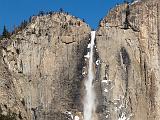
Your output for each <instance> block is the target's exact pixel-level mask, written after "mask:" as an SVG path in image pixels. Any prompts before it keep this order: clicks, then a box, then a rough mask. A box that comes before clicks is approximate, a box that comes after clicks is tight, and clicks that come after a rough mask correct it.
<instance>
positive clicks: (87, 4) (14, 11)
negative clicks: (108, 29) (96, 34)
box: [0, 0, 124, 33]
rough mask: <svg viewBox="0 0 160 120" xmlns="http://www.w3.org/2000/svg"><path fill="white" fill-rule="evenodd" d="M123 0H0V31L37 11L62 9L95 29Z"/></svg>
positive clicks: (9, 27)
mask: <svg viewBox="0 0 160 120" xmlns="http://www.w3.org/2000/svg"><path fill="white" fill-rule="evenodd" d="M123 1H124V0H0V33H1V32H2V30H3V26H4V24H5V25H6V26H7V28H8V29H9V30H12V29H13V28H14V26H15V25H19V24H20V23H21V21H23V20H28V18H29V17H30V16H32V15H36V14H38V13H39V11H46V12H47V11H58V10H59V9H60V8H63V9H64V11H66V12H69V13H70V14H72V15H74V16H77V17H79V18H81V19H84V20H85V21H86V23H88V24H89V25H90V26H91V27H92V28H94V29H96V27H97V26H98V23H99V20H100V19H101V18H103V17H104V16H106V15H107V12H108V10H109V9H111V8H112V7H114V6H115V5H116V4H119V3H122V2H123Z"/></svg>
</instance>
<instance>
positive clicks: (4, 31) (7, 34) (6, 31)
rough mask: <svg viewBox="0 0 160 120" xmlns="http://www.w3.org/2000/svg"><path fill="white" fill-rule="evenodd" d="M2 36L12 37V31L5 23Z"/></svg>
mask: <svg viewBox="0 0 160 120" xmlns="http://www.w3.org/2000/svg"><path fill="white" fill-rule="evenodd" d="M2 38H10V33H9V32H8V30H7V28H6V26H5V25H4V28H3V33H2Z"/></svg>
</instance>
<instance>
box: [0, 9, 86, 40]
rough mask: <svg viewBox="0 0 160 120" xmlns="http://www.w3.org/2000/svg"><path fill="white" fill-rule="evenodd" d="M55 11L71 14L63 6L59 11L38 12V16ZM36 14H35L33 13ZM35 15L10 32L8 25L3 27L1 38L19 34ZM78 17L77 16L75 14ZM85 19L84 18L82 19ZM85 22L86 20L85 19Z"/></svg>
mask: <svg viewBox="0 0 160 120" xmlns="http://www.w3.org/2000/svg"><path fill="white" fill-rule="evenodd" d="M55 13H65V14H69V13H68V12H65V11H64V10H63V9H62V8H60V9H59V11H58V12H55V11H50V12H44V11H40V12H39V13H38V15H36V16H43V15H52V14H55ZM33 16H35V15H33ZM33 16H30V17H29V19H28V20H24V21H22V22H21V24H20V25H19V26H17V27H14V29H13V31H11V32H9V30H8V29H7V27H6V25H4V27H3V32H2V34H1V35H0V40H2V39H3V38H10V37H11V35H13V34H17V33H18V32H19V31H22V30H23V29H24V28H25V27H26V26H27V25H28V23H31V22H32V17H33ZM75 17H76V16H75ZM76 18H78V17H76ZM82 20H83V21H84V19H82ZM84 22H85V21H84Z"/></svg>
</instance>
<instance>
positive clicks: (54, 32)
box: [0, 0, 160, 120]
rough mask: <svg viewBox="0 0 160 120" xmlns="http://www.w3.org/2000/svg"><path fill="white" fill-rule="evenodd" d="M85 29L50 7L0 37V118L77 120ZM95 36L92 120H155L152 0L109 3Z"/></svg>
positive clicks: (155, 2) (158, 113) (158, 55)
mask: <svg viewBox="0 0 160 120" xmlns="http://www.w3.org/2000/svg"><path fill="white" fill-rule="evenodd" d="M90 31H91V29H90V27H89V26H88V25H87V24H85V23H84V22H83V21H82V20H80V19H78V18H76V17H73V16H71V15H68V14H65V13H50V14H48V15H40V16H34V17H32V20H31V23H29V24H28V25H27V26H26V27H25V29H23V30H22V31H20V32H18V33H17V34H14V35H12V36H11V38H10V39H6V40H5V39H4V40H3V41H1V46H0V119H1V118H3V117H4V118H7V117H8V116H11V117H12V120H13V119H16V120H21V119H22V120H77V119H80V120H83V117H82V116H83V105H82V102H81V101H82V99H83V95H84V90H83V89H84V85H83V80H84V79H85V77H86V76H87V75H86V74H87V66H88V64H87V58H86V59H85V58H84V55H86V54H87V52H88V49H87V45H88V43H89V38H90ZM95 42H96V47H95V54H94V62H95V76H96V79H95V80H94V83H93V84H94V86H95V90H96V97H97V101H96V104H97V108H96V113H97V115H95V116H96V120H160V82H159V80H160V47H159V45H160V4H159V0H143V1H140V0H139V1H135V2H134V3H132V4H122V5H119V6H117V7H116V8H114V9H112V10H111V11H110V12H109V14H108V15H107V16H106V17H105V18H104V19H103V20H102V21H101V22H100V25H99V28H98V30H97V32H96V41H95ZM74 118H75V119H74Z"/></svg>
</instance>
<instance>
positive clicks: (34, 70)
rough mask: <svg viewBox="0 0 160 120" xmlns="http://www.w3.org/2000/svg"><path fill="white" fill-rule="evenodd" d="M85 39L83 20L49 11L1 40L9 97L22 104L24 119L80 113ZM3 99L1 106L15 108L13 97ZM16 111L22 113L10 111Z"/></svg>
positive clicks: (53, 119) (59, 119)
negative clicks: (9, 37)
mask: <svg viewBox="0 0 160 120" xmlns="http://www.w3.org/2000/svg"><path fill="white" fill-rule="evenodd" d="M89 37H90V28H89V27H88V25H87V24H85V23H84V22H83V21H82V20H80V19H78V18H76V17H73V16H70V15H67V14H65V13H53V14H48V15H43V16H34V17H32V22H31V23H29V24H28V25H27V27H26V28H25V29H23V30H22V31H20V32H18V33H17V34H14V35H12V37H11V39H10V40H7V41H8V42H6V41H5V40H4V41H3V42H2V46H3V49H2V52H3V55H2V56H3V58H2V61H1V62H3V64H5V65H6V67H7V70H8V71H9V73H10V77H11V78H10V79H11V82H10V83H8V84H9V85H13V87H14V88H13V91H14V92H15V93H16V95H14V94H13V93H11V95H13V96H14V97H15V99H16V100H20V101H21V102H22V103H23V105H24V109H25V110H26V111H25V112H26V113H27V114H28V115H27V116H26V115H24V114H23V115H21V116H22V118H23V119H24V117H27V119H32V120H35V119H36V120H66V119H67V118H68V119H72V118H73V117H74V114H75V115H76V114H77V112H78V113H79V112H82V111H83V107H82V105H81V104H82V103H81V96H80V93H81V92H80V91H81V84H82V80H83V76H82V67H83V64H84V57H83V56H84V55H85V54H86V48H87V45H88V42H89ZM6 79H7V78H6ZM3 84H5V83H2V85H3ZM8 89H9V88H8ZM1 92H2V93H5V92H6V90H5V89H1ZM8 97H10V95H6V97H0V103H1V106H2V107H3V109H4V110H5V109H11V110H14V109H12V107H13V106H14V104H16V102H15V101H13V98H11V99H9V101H8V102H4V101H7V100H8ZM9 102H13V103H12V104H11V103H9ZM8 104H9V105H10V106H8ZM17 104H18V103H17ZM4 105H7V106H8V107H7V108H5V107H4ZM17 106H18V105H17ZM19 111H23V110H22V109H20V110H19V109H17V110H14V111H12V112H15V113H16V114H19ZM79 117H80V116H79ZM17 119H18V118H17Z"/></svg>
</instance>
